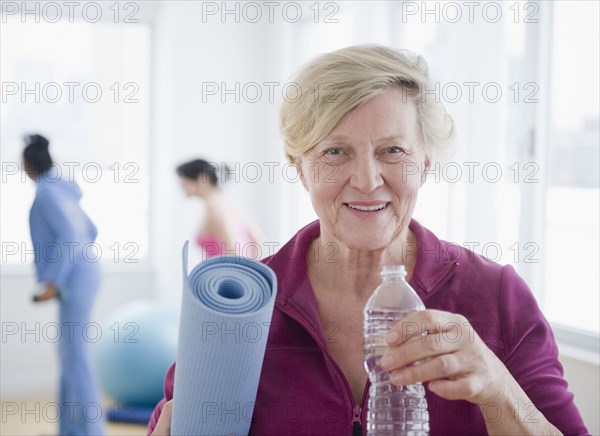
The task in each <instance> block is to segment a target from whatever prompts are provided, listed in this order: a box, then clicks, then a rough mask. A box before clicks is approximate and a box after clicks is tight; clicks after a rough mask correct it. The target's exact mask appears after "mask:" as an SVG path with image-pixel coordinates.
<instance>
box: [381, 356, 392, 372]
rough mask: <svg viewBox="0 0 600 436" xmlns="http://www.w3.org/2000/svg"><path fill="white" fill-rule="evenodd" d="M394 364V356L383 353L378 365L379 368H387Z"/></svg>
mask: <svg viewBox="0 0 600 436" xmlns="http://www.w3.org/2000/svg"><path fill="white" fill-rule="evenodd" d="M393 364H394V358H393V357H392V356H388V355H387V354H386V355H384V356H383V357H382V358H381V360H380V361H379V366H381V369H388V368H389V367H390V366H392V365H393Z"/></svg>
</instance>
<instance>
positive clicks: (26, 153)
mask: <svg viewBox="0 0 600 436" xmlns="http://www.w3.org/2000/svg"><path fill="white" fill-rule="evenodd" d="M24 140H25V144H27V145H26V147H25V150H23V159H25V162H26V163H27V166H28V167H29V168H30V170H31V171H34V172H35V173H36V174H42V173H44V172H46V171H48V170H49V169H50V167H51V166H52V164H53V161H52V158H51V157H50V153H49V152H48V145H50V141H48V140H47V139H46V138H44V137H43V136H42V135H38V134H34V135H27V136H25V138H24Z"/></svg>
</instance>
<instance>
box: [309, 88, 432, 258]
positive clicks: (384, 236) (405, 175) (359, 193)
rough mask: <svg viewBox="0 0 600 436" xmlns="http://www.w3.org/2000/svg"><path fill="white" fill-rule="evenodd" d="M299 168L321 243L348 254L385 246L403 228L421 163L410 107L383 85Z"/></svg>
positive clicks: (398, 92) (422, 170)
mask: <svg viewBox="0 0 600 436" xmlns="http://www.w3.org/2000/svg"><path fill="white" fill-rule="evenodd" d="M298 163H299V170H300V175H301V179H302V183H303V184H304V187H305V188H306V189H307V190H308V192H309V194H310V197H311V200H312V204H313V207H314V209H315V212H316V214H317V216H318V217H319V220H320V223H321V236H322V237H323V238H325V239H326V240H334V241H335V240H337V241H339V242H340V243H342V244H344V245H345V246H347V247H348V248H349V249H357V250H369V251H370V250H377V249H382V248H386V247H388V246H389V245H390V244H391V243H392V242H393V241H394V240H396V238H397V237H398V236H399V235H400V234H406V232H407V231H408V224H409V223H410V219H411V216H412V213H413V210H414V207H415V204H416V201H417V194H418V191H419V188H420V187H421V186H422V184H423V182H424V173H425V169H426V167H427V166H428V160H427V158H426V154H425V148H424V145H423V140H422V135H421V131H420V128H419V125H418V120H417V111H416V108H415V106H414V103H413V102H411V101H410V99H407V98H403V94H402V90H401V89H400V88H398V87H390V88H389V89H387V90H386V91H384V92H382V93H380V94H377V95H376V96H375V97H373V98H371V99H370V100H368V101H367V102H366V103H364V104H363V105H361V106H359V107H358V108H357V109H355V110H354V111H352V112H350V113H348V114H346V116H344V118H342V119H341V121H340V122H339V123H338V125H337V126H336V127H335V128H334V129H333V131H332V132H331V133H330V134H329V135H328V136H327V137H326V138H325V139H323V140H322V141H321V142H319V143H318V144H317V145H315V146H314V147H313V148H312V149H311V150H310V151H308V152H307V153H305V154H304V155H303V156H302V157H301V158H300V159H299V162H298ZM404 237H406V235H405V236H404Z"/></svg>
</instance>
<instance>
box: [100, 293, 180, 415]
mask: <svg viewBox="0 0 600 436" xmlns="http://www.w3.org/2000/svg"><path fill="white" fill-rule="evenodd" d="M178 328H179V316H178V314H177V313H176V312H175V311H174V310H171V309H168V308H166V307H164V306H162V305H160V304H157V303H152V302H147V301H136V302H133V303H129V304H127V305H126V306H123V307H121V308H119V309H117V310H115V311H114V312H113V314H112V315H111V316H110V317H109V318H108V319H107V320H106V321H105V322H104V323H103V325H102V333H103V334H102V337H101V338H100V340H99V341H98V342H97V344H96V346H95V347H94V348H95V350H94V355H95V361H96V367H97V370H98V374H99V377H100V384H101V386H102V389H103V391H104V393H105V394H106V395H107V396H109V397H110V398H111V399H112V400H113V401H115V402H117V403H118V404H119V405H120V406H124V405H126V404H129V403H134V404H135V405H138V406H142V407H152V406H154V405H155V404H156V403H158V402H159V401H160V399H161V398H162V397H163V381H164V377H165V373H166V372H167V369H168V368H169V366H170V365H171V364H172V363H173V362H174V361H175V357H176V352H177V331H178Z"/></svg>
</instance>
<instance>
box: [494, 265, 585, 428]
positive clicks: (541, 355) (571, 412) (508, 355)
mask: <svg viewBox="0 0 600 436" xmlns="http://www.w3.org/2000/svg"><path fill="white" fill-rule="evenodd" d="M500 300H501V301H500V316H501V318H500V319H501V324H502V325H501V328H502V333H503V334H502V337H503V341H504V350H505V355H504V364H505V365H506V367H507V368H508V370H509V371H510V372H511V374H512V375H513V377H514V378H515V379H516V381H517V382H518V383H519V384H520V385H521V387H522V388H523V390H524V391H525V392H526V393H527V396H528V397H529V398H530V399H531V401H532V403H533V404H534V405H535V407H536V408H537V409H538V410H539V411H540V412H541V413H542V414H543V415H544V417H545V418H546V419H547V420H548V421H550V422H551V423H552V424H554V425H555V426H556V427H557V428H558V429H559V430H560V431H561V432H562V433H563V434H565V435H582V434H583V435H585V434H588V431H587V429H586V427H585V424H584V423H583V420H582V419H581V415H580V414H579V411H578V410H577V407H576V406H575V403H574V402H573V397H574V395H573V393H571V392H570V391H569V390H568V384H567V381H566V380H565V379H564V378H563V367H562V365H561V363H560V362H559V360H558V347H557V345H556V342H555V340H554V335H553V333H552V329H551V328H550V325H549V323H548V321H547V320H546V319H545V318H544V316H543V315H542V312H541V311H540V309H539V307H538V305H537V302H536V300H535V298H534V296H533V294H532V293H531V291H530V290H529V288H528V286H527V284H526V283H525V282H524V281H523V279H521V277H519V275H518V274H517V273H516V272H515V270H514V269H513V268H512V267H511V266H506V267H504V269H503V275H502V289H501V297H500ZM519 413H520V414H521V417H520V418H521V419H524V420H525V422H527V421H529V422H536V420H537V419H539V416H536V413H535V409H534V408H533V407H532V405H527V404H525V405H519Z"/></svg>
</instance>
